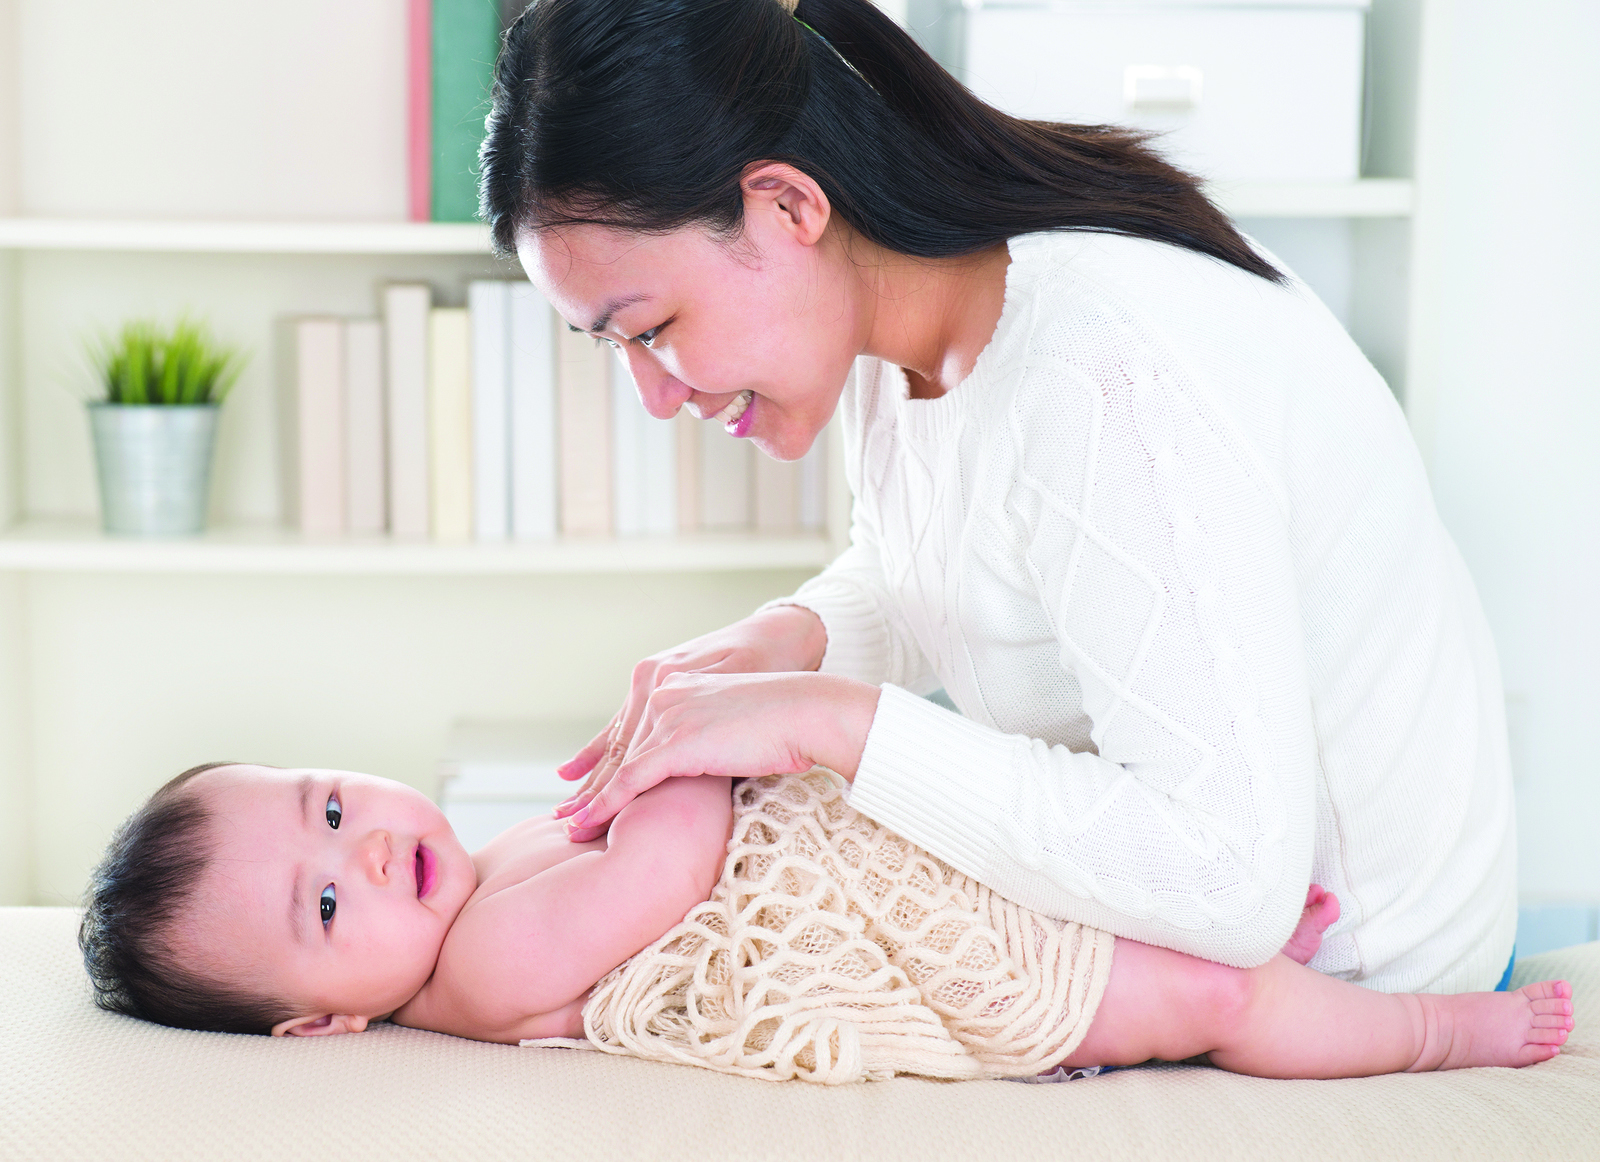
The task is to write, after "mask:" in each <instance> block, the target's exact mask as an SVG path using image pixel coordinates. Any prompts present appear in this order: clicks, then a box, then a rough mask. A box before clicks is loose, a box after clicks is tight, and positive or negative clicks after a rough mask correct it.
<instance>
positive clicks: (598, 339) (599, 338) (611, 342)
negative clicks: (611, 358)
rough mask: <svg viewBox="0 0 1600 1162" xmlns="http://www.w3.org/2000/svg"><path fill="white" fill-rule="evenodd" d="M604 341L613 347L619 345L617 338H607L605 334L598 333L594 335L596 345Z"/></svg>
mask: <svg viewBox="0 0 1600 1162" xmlns="http://www.w3.org/2000/svg"><path fill="white" fill-rule="evenodd" d="M602 343H605V344H607V345H609V346H611V347H615V346H616V345H617V341H616V340H615V339H607V338H604V337H603V336H600V335H596V336H595V337H594V345H595V346H596V347H598V346H600V344H602Z"/></svg>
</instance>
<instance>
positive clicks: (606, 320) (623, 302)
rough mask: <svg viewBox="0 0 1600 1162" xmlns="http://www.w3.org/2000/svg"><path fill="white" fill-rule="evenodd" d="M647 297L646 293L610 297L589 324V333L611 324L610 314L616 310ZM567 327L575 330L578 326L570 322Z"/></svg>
mask: <svg viewBox="0 0 1600 1162" xmlns="http://www.w3.org/2000/svg"><path fill="white" fill-rule="evenodd" d="M649 297H650V296H649V295H647V294H631V295H625V296H623V297H622V298H620V299H612V300H611V301H610V302H609V303H607V304H606V305H605V310H604V311H603V312H602V313H601V315H600V317H599V318H598V319H596V320H595V321H594V322H593V323H592V324H591V325H590V327H589V333H590V334H591V335H598V334H599V333H600V332H601V331H604V330H605V329H606V328H607V327H609V326H610V325H611V316H612V315H614V314H616V313H617V312H618V311H620V310H622V308H623V307H631V306H633V305H634V304H635V303H642V302H644V301H645V300H646V299H648V298H649ZM567 327H568V328H569V329H571V330H573V331H576V330H577V329H578V328H576V327H574V326H573V325H572V324H571V323H568V324H567Z"/></svg>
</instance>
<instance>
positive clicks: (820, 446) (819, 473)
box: [800, 428, 829, 533]
mask: <svg viewBox="0 0 1600 1162" xmlns="http://www.w3.org/2000/svg"><path fill="white" fill-rule="evenodd" d="M828 433H829V429H828V428H823V429H822V431H820V432H818V433H817V438H816V439H815V440H813V441H812V442H811V447H810V448H809V449H807V451H806V454H805V455H804V456H802V457H800V527H801V529H803V530H804V531H806V532H808V533H820V532H822V531H824V530H825V529H826V528H827V526H828Z"/></svg>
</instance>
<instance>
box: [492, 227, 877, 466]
mask: <svg viewBox="0 0 1600 1162" xmlns="http://www.w3.org/2000/svg"><path fill="white" fill-rule="evenodd" d="M517 254H518V257H519V258H520V259H521V260H522V266H523V269H524V270H526V271H527V274H528V278H529V279H530V280H531V281H532V282H533V284H534V285H535V286H536V287H538V288H539V290H540V292H541V293H543V294H544V295H545V297H546V298H547V299H549V301H550V302H551V304H552V305H553V306H554V307H555V309H556V312H557V313H558V314H560V315H561V317H562V318H563V319H564V320H566V322H567V324H568V325H569V326H571V327H573V328H574V329H576V330H580V331H589V332H592V333H593V334H594V335H595V336H596V337H597V338H599V339H601V340H604V341H609V342H610V343H612V344H613V345H615V346H616V347H617V349H618V350H619V351H620V352H621V353H622V357H623V358H624V359H625V360H626V362H627V364H628V369H629V371H630V372H631V373H632V375H633V381H634V384H635V385H636V386H637V388H638V391H639V398H640V400H641V401H642V402H643V404H644V406H645V410H646V411H648V412H649V413H650V414H651V415H652V416H655V417H656V418H657V419H668V418H670V417H671V416H673V415H674V414H675V413H676V412H677V411H678V409H679V408H680V407H684V406H687V407H688V409H689V412H690V414H692V415H694V416H695V417H696V418H698V419H712V418H713V417H718V416H719V415H720V416H721V417H722V418H723V419H725V420H726V419H728V417H729V413H730V411H732V412H737V411H738V404H739V402H740V401H741V399H743V398H748V400H749V405H748V408H747V410H746V411H745V412H744V413H743V414H741V415H739V416H738V418H737V419H733V420H732V421H731V422H729V423H727V424H726V426H727V428H728V430H729V431H730V433H731V434H733V435H736V436H740V437H748V438H749V439H750V440H752V441H754V442H755V444H756V446H757V447H758V448H760V449H761V450H762V451H763V452H765V453H766V454H767V455H769V456H772V457H773V458H774V459H778V460H797V459H799V458H800V457H801V456H803V455H805V453H806V450H807V449H808V448H810V447H811V443H812V441H813V440H814V439H816V437H817V434H818V433H819V432H821V431H822V429H823V427H824V426H825V425H826V424H827V422H828V420H829V418H830V417H831V416H832V415H833V409H834V406H835V405H836V404H837V402H838V399H839V394H840V391H841V390H842V389H843V386H844V381H845V376H846V375H847V374H848V372H849V370H850V364H851V361H852V360H854V358H855V357H856V355H857V354H859V353H860V352H861V350H862V349H863V348H864V347H865V346H866V334H865V331H866V327H865V324H864V321H863V320H862V318H861V316H860V312H859V311H858V310H857V309H856V306H855V304H856V302H857V288H858V287H859V280H858V279H857V278H856V274H855V268H854V266H853V265H852V264H851V263H850V262H849V261H848V258H847V256H846V255H845V254H844V252H843V249H842V247H841V246H840V244H839V242H838V240H837V239H836V238H835V237H834V236H833V234H832V233H831V232H830V233H829V234H828V235H827V236H826V237H825V238H823V239H822V240H820V241H808V240H807V239H806V238H805V237H804V236H803V235H797V233H796V231H795V230H794V229H793V228H792V225H791V224H790V223H788V221H787V220H786V219H784V218H783V217H782V215H781V214H778V213H774V212H771V211H769V210H768V209H767V208H766V207H765V206H764V205H763V206H761V207H758V208H757V210H756V212H753V213H747V214H746V218H745V230H744V235H743V237H742V238H741V239H740V240H738V242H737V243H736V244H732V245H730V244H726V243H723V242H721V241H718V240H716V239H714V238H712V237H711V236H710V235H708V234H707V233H706V232H705V231H704V230H702V229H699V228H695V227H685V228H682V229H679V230H675V231H673V232H671V233H669V234H638V233H632V232H628V231H622V230H617V229H613V228H610V227H604V226H591V225H583V226H569V227H562V228H557V229H549V230H540V231H534V230H528V231H524V232H523V234H522V235H520V236H519V238H518V245H517ZM745 393H748V394H745Z"/></svg>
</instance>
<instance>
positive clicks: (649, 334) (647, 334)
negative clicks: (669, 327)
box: [635, 323, 666, 347]
mask: <svg viewBox="0 0 1600 1162" xmlns="http://www.w3.org/2000/svg"><path fill="white" fill-rule="evenodd" d="M665 326H666V324H665V323H662V324H661V326H659V327H651V328H650V329H649V330H648V331H644V332H641V333H640V334H639V335H636V336H635V338H637V339H638V340H639V342H641V343H643V344H644V345H645V346H646V347H649V346H651V345H653V344H654V343H655V341H656V336H657V335H659V334H661V327H665Z"/></svg>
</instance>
